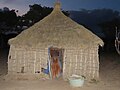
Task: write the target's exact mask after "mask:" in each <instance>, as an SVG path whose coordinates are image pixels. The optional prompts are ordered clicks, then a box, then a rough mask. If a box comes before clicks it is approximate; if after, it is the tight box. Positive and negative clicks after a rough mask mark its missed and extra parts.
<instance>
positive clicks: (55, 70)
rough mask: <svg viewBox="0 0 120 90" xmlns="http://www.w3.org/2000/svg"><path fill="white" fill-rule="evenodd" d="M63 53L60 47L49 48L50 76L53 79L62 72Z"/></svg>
mask: <svg viewBox="0 0 120 90" xmlns="http://www.w3.org/2000/svg"><path fill="white" fill-rule="evenodd" d="M63 53H64V49H62V48H54V47H51V48H49V65H50V78H52V79H55V78H59V77H60V76H62V73H63Z"/></svg>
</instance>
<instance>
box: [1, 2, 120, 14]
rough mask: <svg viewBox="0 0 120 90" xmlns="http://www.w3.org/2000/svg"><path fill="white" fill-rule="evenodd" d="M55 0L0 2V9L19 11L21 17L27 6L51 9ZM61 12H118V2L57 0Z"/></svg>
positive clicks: (119, 8)
mask: <svg viewBox="0 0 120 90" xmlns="http://www.w3.org/2000/svg"><path fill="white" fill-rule="evenodd" d="M55 1H57V0H0V8H3V7H8V8H10V9H15V10H19V12H18V15H23V14H25V13H26V12H27V11H28V10H29V5H33V4H41V5H42V6H48V7H53V6H54V3H55ZM59 1H60V2H61V3H62V6H61V8H62V9H63V10H77V11H78V10H80V9H89V10H91V9H100V8H109V9H113V10H117V11H120V0H59Z"/></svg>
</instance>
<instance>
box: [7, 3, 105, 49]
mask: <svg viewBox="0 0 120 90" xmlns="http://www.w3.org/2000/svg"><path fill="white" fill-rule="evenodd" d="M9 44H10V45H11V44H12V45H15V46H18V45H19V46H20V45H21V46H31V47H48V46H58V47H86V46H89V45H93V44H94V45H103V41H102V40H101V39H100V38H99V37H97V36H96V35H94V34H93V33H92V32H91V31H89V30H88V29H86V28H85V27H83V26H81V25H79V24H77V23H76V22H74V21H73V20H71V19H70V18H69V17H67V16H65V15H64V14H63V13H62V12H61V10H60V3H58V2H57V3H56V4H55V7H54V10H53V11H52V13H51V14H50V15H48V16H47V17H45V18H44V19H43V20H41V21H39V22H38V23H36V24H34V25H33V26H31V27H30V28H28V29H27V30H24V31H23V32H22V33H21V34H19V35H18V36H17V37H15V38H13V39H10V40H9Z"/></svg>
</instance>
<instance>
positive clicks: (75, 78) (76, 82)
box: [69, 75, 85, 87]
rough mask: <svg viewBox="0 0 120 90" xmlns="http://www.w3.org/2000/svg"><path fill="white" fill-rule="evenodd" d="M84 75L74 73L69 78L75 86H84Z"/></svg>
mask: <svg viewBox="0 0 120 90" xmlns="http://www.w3.org/2000/svg"><path fill="white" fill-rule="evenodd" d="M84 79H85V78H84V77H83V76H78V75H72V76H71V77H70V78H69V83H70V85H71V86H73V87H82V86H83V84H84Z"/></svg>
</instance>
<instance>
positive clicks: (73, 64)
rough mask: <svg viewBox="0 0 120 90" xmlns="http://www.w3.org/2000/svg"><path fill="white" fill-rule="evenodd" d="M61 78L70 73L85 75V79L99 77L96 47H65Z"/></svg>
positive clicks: (65, 77)
mask: <svg viewBox="0 0 120 90" xmlns="http://www.w3.org/2000/svg"><path fill="white" fill-rule="evenodd" d="M63 67H64V68H63V78H64V79H67V78H68V77H69V76H71V75H72V74H76V75H82V76H85V77H86V78H87V79H98V78H99V58H98V47H91V48H89V49H79V50H77V49H73V50H72V49H67V50H65V52H64V65H63Z"/></svg>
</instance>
